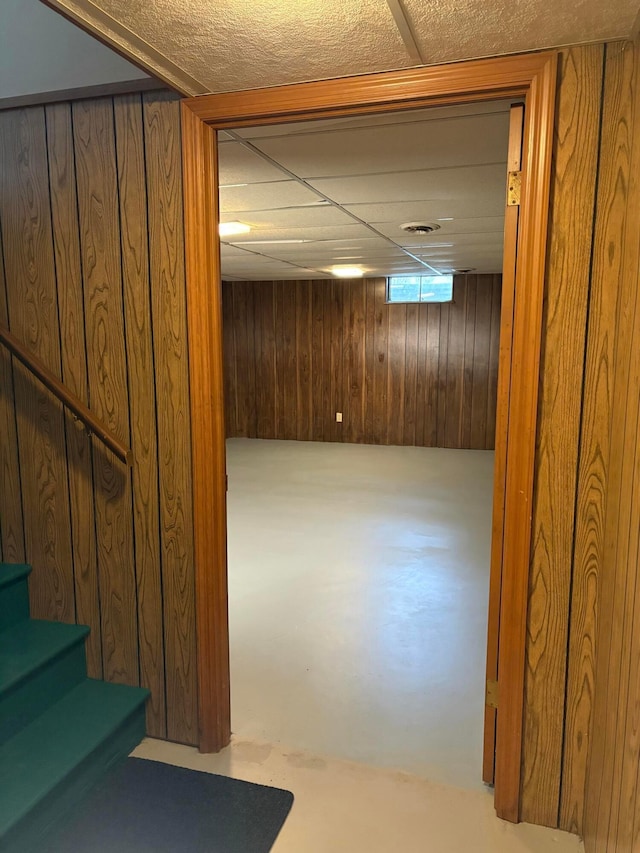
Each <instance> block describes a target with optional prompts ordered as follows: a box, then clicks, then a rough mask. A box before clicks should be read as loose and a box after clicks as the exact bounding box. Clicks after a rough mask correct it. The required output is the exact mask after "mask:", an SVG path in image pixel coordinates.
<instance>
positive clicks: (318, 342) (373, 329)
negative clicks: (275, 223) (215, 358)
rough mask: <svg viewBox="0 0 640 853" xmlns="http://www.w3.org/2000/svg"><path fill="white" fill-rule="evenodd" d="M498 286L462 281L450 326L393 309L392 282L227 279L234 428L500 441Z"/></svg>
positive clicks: (392, 440) (320, 436) (372, 440)
mask: <svg viewBox="0 0 640 853" xmlns="http://www.w3.org/2000/svg"><path fill="white" fill-rule="evenodd" d="M500 281H501V277H500V276H491V275H486V276H482V275H480V276H466V277H464V276H461V277H459V278H457V279H456V285H455V288H456V299H457V300H458V302H457V303H456V309H455V313H454V314H452V315H451V316H452V317H453V318H454V319H453V322H452V323H450V322H449V312H448V307H447V306H440V305H427V304H423V305H389V304H387V302H386V301H385V281H384V279H369V280H353V281H349V280H347V281H340V282H332V281H320V280H319V281H311V282H309V281H298V282H296V281H293V282H241V281H233V282H225V283H224V284H223V313H224V319H225V322H226V329H225V332H224V342H225V355H224V363H225V388H226V389H227V402H226V423H227V435H229V436H236V437H237V436H249V437H256V436H258V437H259V438H282V439H292V438H293V439H299V440H313V441H345V442H353V443H367V444H396V445H402V444H409V445H418V446H449V447H467V448H475V449H481V450H484V449H485V448H487V447H488V448H491V447H493V436H491V437H488V436H487V418H488V416H490V418H491V421H492V422H495V416H494V415H492V414H491V409H492V406H493V407H495V384H494V386H493V388H494V396H493V397H491V389H490V384H491V376H492V375H493V374H492V373H491V370H490V368H493V369H494V370H493V373H495V370H496V369H497V368H496V366H495V365H491V363H490V359H491V354H492V353H493V357H494V358H495V359H497V354H498V353H497V347H496V346H495V340H494V337H495V329H494V330H493V331H492V322H493V323H494V324H495V323H496V322H498V324H499V313H498V315H497V317H496V316H494V315H492V305H493V306H494V307H495V306H497V308H498V312H499V305H500ZM476 299H477V300H478V303H479V304H481V305H483V306H484V308H481V309H480V310H479V312H478V315H476V310H475V306H476ZM442 308H447V311H445V317H446V319H445V320H444V321H443V322H441V317H442V313H443V312H442ZM477 318H479V321H478V319H477ZM478 322H480V323H482V328H480V327H479V326H478ZM492 336H494V337H492ZM438 376H440V380H438ZM254 377H255V379H254ZM276 412H278V417H276V416H275V413H276ZM336 412H342V417H343V420H342V423H337V422H336V419H335V416H336ZM438 418H440V421H438ZM438 422H440V423H441V429H440V432H438V429H437V424H438ZM438 440H440V441H441V442H442V444H441V445H439V444H438Z"/></svg>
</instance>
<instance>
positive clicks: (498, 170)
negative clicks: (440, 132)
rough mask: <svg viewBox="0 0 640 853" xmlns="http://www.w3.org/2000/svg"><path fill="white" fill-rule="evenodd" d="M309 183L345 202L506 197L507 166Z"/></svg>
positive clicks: (330, 179) (499, 165)
mask: <svg viewBox="0 0 640 853" xmlns="http://www.w3.org/2000/svg"><path fill="white" fill-rule="evenodd" d="M309 183H310V184H311V185H312V186H314V187H315V188H316V189H319V190H320V191H321V192H323V193H324V194H325V195H328V196H329V197H330V198H332V199H334V200H335V201H337V202H338V203H339V204H344V205H352V204H362V203H365V202H366V203H372V202H380V201H383V202H385V201H388V202H398V201H412V200H418V199H429V200H431V201H443V202H445V201H463V200H464V199H465V198H468V197H469V196H473V195H474V194H479V195H485V194H490V195H492V196H495V195H498V196H500V197H502V195H503V194H504V187H505V168H504V165H502V164H498V165H492V166H463V167H459V168H456V169H433V170H424V171H415V172H396V173H394V174H385V175H367V176H366V177H363V176H358V177H354V178H318V179H317V180H313V181H309ZM442 215H443V216H446V215H447V214H442Z"/></svg>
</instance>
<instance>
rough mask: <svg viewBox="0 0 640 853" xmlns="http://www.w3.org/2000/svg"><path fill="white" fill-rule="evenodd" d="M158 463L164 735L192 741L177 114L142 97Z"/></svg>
mask: <svg viewBox="0 0 640 853" xmlns="http://www.w3.org/2000/svg"><path fill="white" fill-rule="evenodd" d="M143 104H144V127H145V144H146V154H147V188H148V196H149V254H150V278H151V294H152V320H153V341H154V349H155V356H156V358H155V380H156V397H157V418H158V447H159V454H158V460H159V469H160V535H161V542H162V578H163V604H164V634H165V678H166V681H165V686H166V693H167V735H168V737H169V739H170V740H176V741H181V742H184V743H195V742H197V738H198V728H197V699H198V697H197V670H196V644H195V578H194V573H193V566H194V553H193V503H192V491H191V442H190V435H191V420H190V406H189V364H188V349H187V316H186V293H185V272H184V228H183V211H182V167H181V159H180V157H181V148H180V112H179V105H178V103H177V101H175V99H174V98H173V96H171V95H167V96H165V97H163V96H161V95H143Z"/></svg>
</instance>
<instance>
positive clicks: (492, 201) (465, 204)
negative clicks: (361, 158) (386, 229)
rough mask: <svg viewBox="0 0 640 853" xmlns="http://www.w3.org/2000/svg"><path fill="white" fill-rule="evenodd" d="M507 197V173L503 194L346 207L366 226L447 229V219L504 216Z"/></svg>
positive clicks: (374, 203)
mask: <svg viewBox="0 0 640 853" xmlns="http://www.w3.org/2000/svg"><path fill="white" fill-rule="evenodd" d="M505 194H506V169H505V172H504V182H503V183H502V184H501V188H500V193H499V194H496V193H495V192H493V193H487V194H486V195H482V196H480V195H474V194H470V195H468V196H467V197H466V198H463V199H446V200H438V199H435V200H433V199H431V200H429V199H412V200H409V201H396V202H372V203H361V204H345V205H344V209H345V210H347V211H348V212H350V213H353V214H354V215H355V216H357V217H359V218H360V219H364V220H365V222H370V223H374V222H397V223H398V225H401V224H402V223H403V222H437V223H438V225H441V226H442V227H443V228H444V227H445V226H446V224H447V223H446V221H444V222H443V221H441V219H442V218H444V217H453V219H454V221H455V220H456V219H485V218H487V217H491V218H494V217H498V216H500V217H502V216H504V207H505Z"/></svg>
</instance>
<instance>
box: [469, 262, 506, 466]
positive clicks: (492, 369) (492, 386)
mask: <svg viewBox="0 0 640 853" xmlns="http://www.w3.org/2000/svg"><path fill="white" fill-rule="evenodd" d="M501 303H502V276H501V275H494V276H493V284H492V296H491V332H490V343H489V366H488V371H489V383H488V392H487V418H486V431H485V443H484V446H485V447H486V448H487V450H490V449H491V448H492V447H493V446H494V444H495V435H496V404H495V402H494V400H496V399H497V396H498V364H499V358H498V353H499V351H500V306H501ZM476 312H477V308H476ZM474 358H475V356H474ZM472 446H473V447H475V444H474V443H473V439H472Z"/></svg>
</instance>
